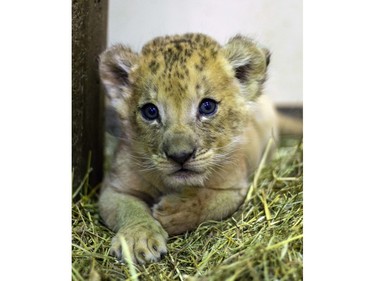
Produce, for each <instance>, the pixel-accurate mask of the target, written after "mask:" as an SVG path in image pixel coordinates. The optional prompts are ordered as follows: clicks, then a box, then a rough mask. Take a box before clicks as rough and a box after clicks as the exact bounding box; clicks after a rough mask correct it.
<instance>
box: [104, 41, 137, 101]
mask: <svg viewBox="0 0 375 281" xmlns="http://www.w3.org/2000/svg"><path fill="white" fill-rule="evenodd" d="M137 61H138V55H137V54H136V53H134V52H133V51H132V50H131V49H130V48H128V47H126V46H124V45H121V44H117V45H114V46H112V47H110V48H108V49H107V50H105V51H104V52H103V53H102V54H101V55H100V57H99V74H100V79H101V81H102V83H103V85H104V86H105V88H106V94H107V97H108V98H109V100H110V102H111V103H112V104H113V105H115V104H116V103H117V102H118V100H119V99H120V100H123V99H124V98H126V97H127V96H128V95H129V94H130V87H131V81H130V79H129V74H130V72H131V71H132V70H133V69H134V68H135V67H136V64H137ZM115 107H116V106H115Z"/></svg>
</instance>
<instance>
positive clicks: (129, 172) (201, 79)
mask: <svg viewBox="0 0 375 281" xmlns="http://www.w3.org/2000/svg"><path fill="white" fill-rule="evenodd" d="M269 57H270V54H269V52H268V50H267V49H265V48H263V47H260V46H259V45H258V44H257V43H255V42H254V41H253V40H251V39H249V38H246V37H243V36H239V35H238V36H235V37H234V38H232V39H231V40H229V42H228V43H227V44H226V45H224V46H220V45H219V44H218V43H217V42H216V41H214V40H213V39H211V38H210V37H208V36H206V35H203V34H185V35H178V36H166V37H158V38H156V39H154V40H152V41H151V42H149V43H147V44H146V45H145V46H144V47H143V49H142V51H141V52H140V53H139V54H137V53H135V52H133V51H132V50H131V49H129V48H128V47H125V46H123V45H115V46H113V47H111V48H109V49H108V50H106V51H105V52H104V53H103V54H102V55H101V56H100V77H101V80H102V82H103V84H104V85H105V87H106V92H107V96H108V98H109V100H110V103H111V105H112V106H113V107H114V108H115V110H116V111H117V113H118V114H119V117H120V122H121V124H122V128H123V131H124V137H123V138H122V139H121V140H120V143H119V146H118V148H117V151H116V154H115V159H114V162H113V164H112V168H111V170H110V172H108V174H107V175H106V178H105V180H104V182H103V186H102V190H101V195H100V200H99V206H100V214H101V216H102V217H103V219H104V221H105V223H106V224H107V225H108V227H110V228H111V229H112V230H113V231H115V232H117V234H116V236H115V237H114V238H113V240H112V247H111V253H112V254H113V255H115V256H116V257H117V258H118V259H122V258H123V257H122V247H121V242H120V240H121V239H120V236H123V237H124V239H125V240H126V242H127V245H128V246H129V250H130V254H131V256H132V259H133V261H134V262H137V263H139V264H143V263H146V262H154V261H158V260H159V259H160V258H161V256H162V255H163V254H165V253H166V252H167V247H166V240H167V237H168V234H170V235H174V234H179V233H183V232H185V231H188V230H192V229H194V228H196V227H197V226H198V225H199V224H200V223H202V222H203V221H206V220H220V219H223V218H226V217H228V216H230V215H231V214H232V213H233V212H235V211H236V210H237V209H238V207H239V206H240V204H241V203H242V202H243V201H244V198H245V196H246V193H247V190H248V187H249V177H250V176H251V174H252V173H253V172H254V170H255V169H256V167H257V165H258V163H259V161H260V159H261V156H262V152H263V151H264V148H265V146H266V144H267V142H268V140H269V138H270V137H273V138H275V139H277V137H278V123H277V122H278V121H277V115H276V112H275V110H274V107H273V106H272V105H271V103H270V102H269V101H268V99H267V98H266V97H265V96H263V95H262V86H263V83H264V81H265V80H266V70H267V65H268V62H269Z"/></svg>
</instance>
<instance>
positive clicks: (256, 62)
mask: <svg viewBox="0 0 375 281" xmlns="http://www.w3.org/2000/svg"><path fill="white" fill-rule="evenodd" d="M224 55H225V57H226V58H227V60H228V61H229V63H230V65H231V66H232V68H233V70H234V74H235V77H236V78H237V79H238V81H239V82H240V83H241V85H242V86H243V87H241V88H242V90H243V91H242V92H243V94H245V95H246V96H247V97H248V98H249V99H254V98H256V97H257V96H259V95H260V94H261V90H262V85H263V83H264V81H265V80H266V79H267V66H268V64H269V62H270V56H271V54H270V52H269V51H268V50H267V49H266V48H264V47H261V46H259V45H258V44H257V43H256V42H254V41H253V40H251V39H250V38H247V37H244V36H241V35H237V36H235V37H233V38H231V39H230V40H229V42H228V43H227V44H226V45H225V46H224Z"/></svg>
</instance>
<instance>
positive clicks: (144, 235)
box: [110, 221, 168, 264]
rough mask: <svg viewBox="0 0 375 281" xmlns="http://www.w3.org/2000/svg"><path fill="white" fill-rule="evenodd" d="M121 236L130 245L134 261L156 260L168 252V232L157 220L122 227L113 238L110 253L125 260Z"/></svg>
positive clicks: (122, 260)
mask: <svg viewBox="0 0 375 281" xmlns="http://www.w3.org/2000/svg"><path fill="white" fill-rule="evenodd" d="M121 236H122V237H123V238H124V240H125V241H126V244H127V245H128V248H129V253H130V257H131V259H132V262H134V263H138V264H145V263H149V262H156V261H159V260H160V259H161V258H162V257H163V256H164V255H165V254H166V253H167V244H166V243H167V238H168V234H167V233H166V232H165V230H164V229H163V228H162V227H161V225H160V224H159V223H158V222H157V221H154V222H147V223H142V224H137V225H134V226H131V227H129V226H127V227H122V228H120V230H119V231H118V232H117V234H116V235H115V237H113V239H112V245H111V249H110V254H111V255H112V256H115V257H116V258H117V259H118V260H119V261H121V262H124V260H125V257H124V255H123V252H124V251H123V249H122V244H121V239H120V237H121Z"/></svg>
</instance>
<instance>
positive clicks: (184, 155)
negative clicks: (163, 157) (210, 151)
mask: <svg viewBox="0 0 375 281" xmlns="http://www.w3.org/2000/svg"><path fill="white" fill-rule="evenodd" d="M194 153H195V150H193V151H189V152H186V151H182V152H179V153H174V154H167V157H168V158H169V159H172V160H173V161H174V162H176V163H178V164H180V165H183V164H184V163H185V162H186V161H188V160H189V159H190V158H191V157H192V156H193V155H194Z"/></svg>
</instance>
